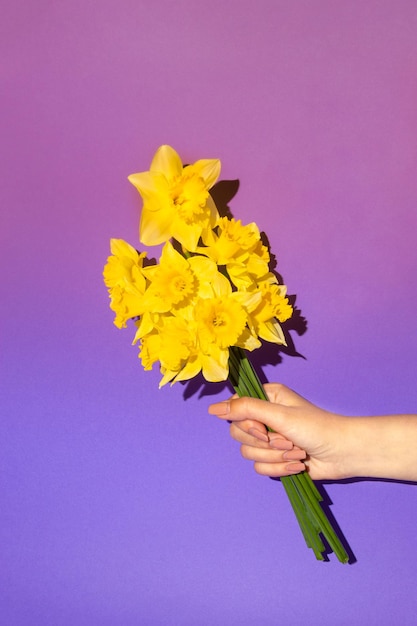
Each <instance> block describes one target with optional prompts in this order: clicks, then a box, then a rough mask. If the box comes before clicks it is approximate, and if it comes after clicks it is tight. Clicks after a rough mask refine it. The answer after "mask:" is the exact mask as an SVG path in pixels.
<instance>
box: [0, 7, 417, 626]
mask: <svg viewBox="0 0 417 626" xmlns="http://www.w3.org/2000/svg"><path fill="white" fill-rule="evenodd" d="M0 32H1V36H0V58H1V64H0V76H1V91H2V95H1V108H2V115H1V118H0V125H1V137H2V139H1V147H2V149H1V173H2V175H1V192H0V193H1V222H2V223H1V230H0V236H1V259H2V299H1V302H2V304H1V311H2V323H1V328H2V339H1V342H2V346H1V366H2V373H1V384H2V391H1V397H2V403H1V404H2V417H1V432H0V441H1V454H0V481H1V500H2V513H1V523H0V526H1V527H0V539H1V546H2V547H1V566H0V609H1V615H2V619H3V620H4V621H3V622H2V623H4V624H7V625H10V626H26V625H28V626H29V625H30V626H38V625H39V626H43V625H45V626H49V625H50V624H53V625H54V626H73V625H74V624H77V625H79V626H84V625H85V626H116V625H117V626H118V625H120V626H130V625H132V626H133V625H144V626H157V625H164V626H171V625H172V626H206V625H207V626H212V625H216V626H217V625H223V624H230V625H231V626H235V625H236V626H252V625H253V626H257V625H258V624H263V625H265V626H266V625H271V626H275V625H277V624H281V623H282V624H287V625H288V626H298V625H299V624H301V623H303V622H308V623H310V624H313V625H314V624H321V625H322V626H345V625H351V624H367V625H368V626H374V625H375V626H376V625H377V624H378V625H379V626H391V625H392V624H394V623H397V624H404V625H411V624H414V620H415V617H414V616H415V613H416V610H417V600H416V594H415V582H414V579H415V560H416V552H417V534H416V531H415V528H416V513H417V503H416V488H415V485H412V484H401V483H395V482H387V481H385V482H384V481H366V480H365V481H356V482H355V481H353V482H348V483H331V484H327V485H325V490H326V492H327V494H328V496H329V498H330V499H331V500H332V505H331V511H332V513H333V514H334V516H335V518H336V519H337V521H338V523H339V525H340V527H341V529H342V530H343V533H344V534H345V536H346V538H347V539H348V541H349V544H350V546H351V549H352V551H353V553H354V555H355V558H356V562H355V563H353V564H351V565H341V564H339V563H338V562H337V561H336V560H335V558H334V557H333V556H331V557H330V561H329V562H326V563H319V562H316V561H315V559H314V556H313V554H312V553H311V551H309V550H307V548H306V547H305V545H304V543H303V539H302V537H301V534H300V531H299V529H298V527H297V524H296V523H295V521H294V518H293V513H292V511H291V510H290V507H289V505H288V503H287V501H286V498H285V496H284V494H283V491H282V488H281V485H280V484H279V483H277V482H275V481H271V480H268V479H266V478H261V477H260V476H257V475H256V474H255V473H254V472H253V470H252V468H251V466H250V464H249V463H248V462H245V461H244V460H243V459H241V457H240V454H239V450H238V446H237V444H236V443H235V442H234V441H232V440H231V439H230V437H229V435H228V431H227V425H225V424H224V423H223V422H220V421H217V420H216V419H215V418H213V417H210V416H208V414H207V405H208V404H209V402H210V401H211V400H212V399H213V398H215V399H221V398H224V397H226V396H227V395H228V393H229V392H228V391H227V390H226V389H225V388H224V387H222V386H221V385H219V386H215V387H212V388H211V393H212V395H211V396H209V395H207V394H206V393H201V391H202V390H201V389H195V390H191V391H189V392H186V389H185V388H184V387H183V386H181V385H176V386H174V387H173V388H169V387H167V388H164V389H163V390H158V380H159V373H158V372H152V373H145V372H143V371H142V369H141V366H140V363H139V361H138V359H137V350H136V348H135V347H131V345H130V343H131V340H132V336H133V334H132V329H130V330H125V331H123V332H122V331H118V330H117V329H116V328H115V327H114V326H113V324H112V315H111V312H110V311H109V309H108V298H107V293H106V291H105V288H104V286H103V284H102V279H101V272H102V267H103V264H104V262H105V259H106V257H107V255H108V245H109V239H110V237H123V238H125V239H126V240H128V241H129V242H130V243H132V244H133V245H138V240H137V224H138V211H139V207H140V201H139V196H138V195H137V193H136V191H135V190H134V189H133V187H131V186H130V184H129V183H128V182H127V180H126V177H127V175H128V174H131V173H132V172H135V171H141V170H144V169H147V167H148V165H149V163H150V159H151V157H152V155H153V153H154V151H155V150H156V148H157V147H158V146H159V145H160V144H162V143H169V144H171V145H172V146H174V147H175V148H176V149H177V150H178V151H179V152H180V154H181V156H182V157H183V159H184V161H185V162H190V161H193V160H196V159H198V158H205V157H210V158H211V157H219V158H220V159H221V161H222V166H223V169H222V175H221V178H222V180H235V179H239V180H240V189H239V191H238V193H237V195H236V196H235V197H234V198H233V200H232V201H231V203H230V207H231V210H232V212H233V214H234V216H235V217H236V218H239V219H242V221H243V222H249V221H252V220H256V221H257V223H258V224H259V226H260V228H261V229H262V230H265V231H266V232H267V233H268V236H269V239H270V243H271V246H272V250H273V252H274V253H275V254H276V255H277V257H278V263H279V266H278V267H279V270H280V272H281V274H282V275H283V276H284V279H285V282H286V283H287V285H288V288H289V291H290V293H295V294H297V304H298V306H299V307H300V309H301V311H302V313H303V315H304V316H305V317H306V319H307V321H308V330H307V332H306V333H305V334H304V335H302V336H297V335H296V334H293V338H294V341H295V343H296V347H297V349H298V350H299V352H300V353H301V354H302V355H303V356H304V357H305V358H304V359H302V358H291V357H288V356H284V358H283V360H282V362H281V363H279V364H277V365H274V366H271V365H267V366H265V367H264V373H265V375H266V376H267V378H268V379H269V380H271V381H272V380H280V381H282V382H284V383H286V384H287V385H289V386H291V387H293V388H294V389H296V390H297V391H298V392H299V393H301V394H303V395H305V396H306V397H308V398H309V399H311V400H312V401H314V402H316V403H318V404H320V405H322V406H323V407H325V408H328V409H331V410H336V411H339V412H342V413H346V414H350V415H360V414H373V413H374V414H376V413H391V412H393V413H399V412H409V413H412V412H416V411H417V408H416V407H417V388H416V364H417V333H416V328H415V319H416V309H417V291H416V269H417V247H416V244H415V238H416V226H417V214H416V203H417V182H416V157H417V139H416V136H417V118H416V105H417V37H416V32H417V4H416V2H414V0H395V1H394V0H385V1H382V2H381V1H380V0H367V1H366V2H362V1H359V0H350V1H349V2H343V1H341V0H336V1H331V0H317V1H312V0H310V1H309V0H297V1H293V2H290V1H285V0H269V1H268V0H260V1H258V2H249V1H248V0H241V1H239V2H237V1H235V0H233V1H229V2H224V1H223V2H221V1H220V0H213V1H212V2H210V3H205V2H201V1H200V0H194V1H191V0H178V1H175V2H174V1H169V0H165V1H164V0H153V2H144V1H143V0H135V1H133V0H119V1H118V2H115V1H114V0H102V1H101V2H93V1H91V0H83V1H81V0H72V1H71V2H68V1H66V0H63V1H61V2H53V1H48V0H40V1H39V2H36V3H28V2H23V1H22V0H15V2H13V3H8V4H7V6H5V7H3V10H2V23H1V25H0ZM203 391H204V390H203ZM184 396H186V397H184Z"/></svg>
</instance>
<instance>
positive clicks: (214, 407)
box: [208, 402, 230, 417]
mask: <svg viewBox="0 0 417 626" xmlns="http://www.w3.org/2000/svg"><path fill="white" fill-rule="evenodd" d="M208 412H209V413H210V414H211V415H218V416H219V417H220V416H222V415H228V413H230V402H215V403H214V404H210V406H209V408H208Z"/></svg>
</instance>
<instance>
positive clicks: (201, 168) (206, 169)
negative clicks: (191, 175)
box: [192, 159, 221, 189]
mask: <svg viewBox="0 0 417 626" xmlns="http://www.w3.org/2000/svg"><path fill="white" fill-rule="evenodd" d="M192 167H193V170H195V172H196V173H198V175H199V176H201V178H202V179H203V180H204V182H205V184H206V187H207V189H210V187H213V185H214V183H215V182H216V180H217V179H218V177H219V176H220V168H221V163H220V160H219V159H200V160H199V161H196V162H195V163H194V164H193V166H192Z"/></svg>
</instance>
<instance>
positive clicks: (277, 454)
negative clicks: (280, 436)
mask: <svg viewBox="0 0 417 626" xmlns="http://www.w3.org/2000/svg"><path fill="white" fill-rule="evenodd" d="M240 451H241V454H242V456H243V458H244V459H247V460H249V461H254V469H255V471H256V472H257V473H258V474H261V475H262V476H272V477H273V478H278V477H280V476H288V475H289V474H296V473H298V472H301V471H303V470H304V469H305V465H304V463H303V460H304V459H305V458H306V453H305V452H304V450H300V449H299V448H293V449H292V450H284V451H282V450H273V449H266V448H254V447H253V446H250V445H246V444H244V445H242V446H241V449H240Z"/></svg>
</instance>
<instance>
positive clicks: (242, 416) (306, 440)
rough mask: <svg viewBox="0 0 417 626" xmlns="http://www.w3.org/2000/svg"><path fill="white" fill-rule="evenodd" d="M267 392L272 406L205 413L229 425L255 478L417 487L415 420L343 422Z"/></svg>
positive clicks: (234, 406)
mask: <svg viewBox="0 0 417 626" xmlns="http://www.w3.org/2000/svg"><path fill="white" fill-rule="evenodd" d="M265 389H266V391H267V394H268V397H269V399H270V402H266V401H264V400H257V399H254V398H234V399H231V400H229V401H226V402H219V403H216V404H213V405H211V406H210V407H209V412H210V413H211V414H213V415H217V416H218V417H220V418H221V419H226V420H229V421H231V422H232V423H231V427H230V432H231V435H232V437H233V438H234V439H236V440H237V441H238V442H240V443H241V452H242V455H243V456H244V458H246V459H249V460H251V461H254V463H255V470H256V471H257V472H258V473H259V474H262V475H266V476H285V475H288V474H293V473H297V472H299V471H301V470H303V469H306V468H307V469H308V471H309V473H310V475H311V477H312V478H313V479H316V480H320V479H321V480H338V479H342V478H351V477H360V476H362V477H375V478H392V479H398V480H411V481H417V415H381V416H375V417H345V416H342V415H337V414H335V413H330V412H328V411H325V410H323V409H320V408H319V407H317V406H315V405H314V404H311V403H310V402H308V401H307V400H305V399H304V398H302V397H301V396H299V395H298V394H296V393H295V392H293V391H291V390H290V389H288V388H287V387H285V386H284V385H279V384H269V385H265ZM266 426H268V427H269V428H271V429H272V430H273V431H275V432H274V433H272V432H268V430H267V428H266Z"/></svg>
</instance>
